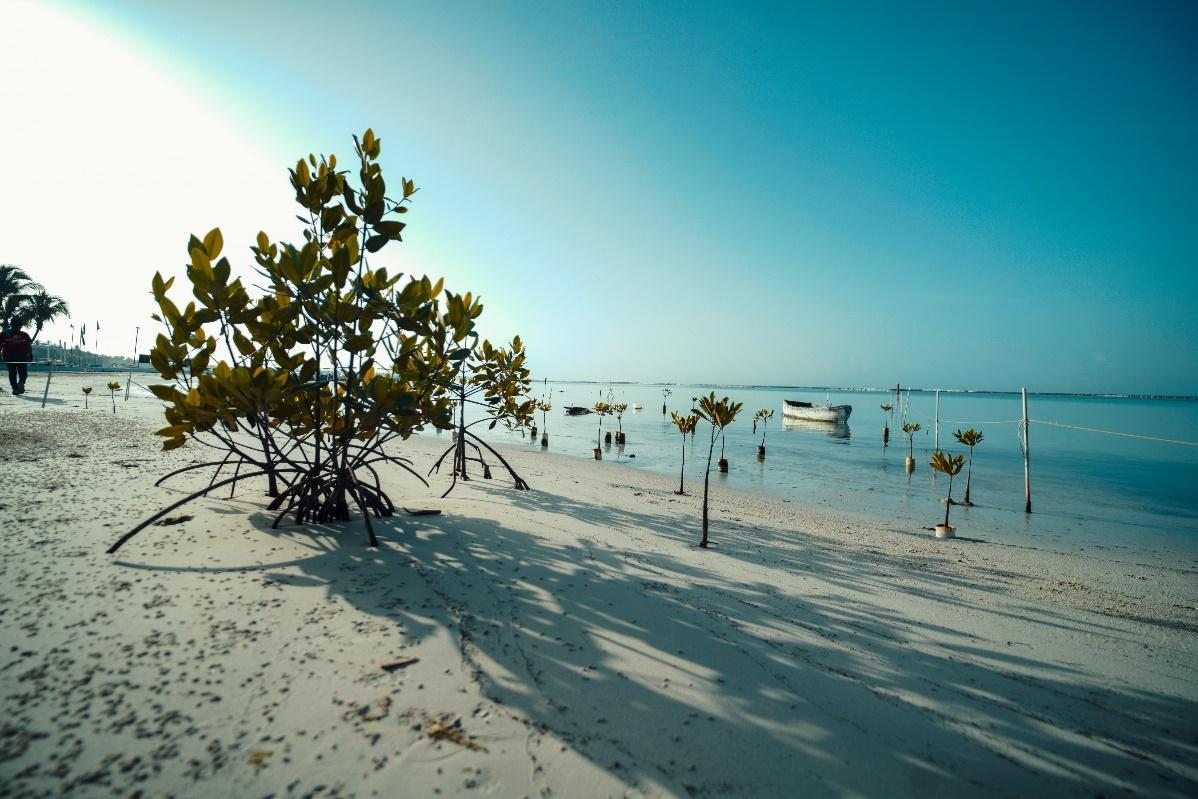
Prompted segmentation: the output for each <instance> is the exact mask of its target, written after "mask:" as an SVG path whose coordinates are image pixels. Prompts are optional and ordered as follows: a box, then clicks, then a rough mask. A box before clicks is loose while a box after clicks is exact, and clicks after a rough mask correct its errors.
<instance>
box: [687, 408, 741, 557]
mask: <svg viewBox="0 0 1198 799" xmlns="http://www.w3.org/2000/svg"><path fill="white" fill-rule="evenodd" d="M743 407H744V403H742V402H733V401H732V400H730V399H728V398H727V397H724V398H723V399H721V400H719V401H718V402H717V401H716V398H715V392H714V391H713V392H711V394H710V395H708V396H706V397H703V398H701V399H700V400H699V407H698V408H696V409H695V413H696V414H698V416H699V418H700V419H704V420H705V421H707V422H708V423H710V424H711V443H710V445H709V446H708V448H707V471H706V472H704V473H703V540H702V541H700V542H699V546H701V547H703V548H704V549H706V548H707V488H708V484H709V483H710V482H711V456H712V453H714V452H715V440H716V438H719V437H722V436H723V434H724V428H725V427H727V426H728V425H730V424H732V420H733V419H735V418H736V414H738V413H740V409H741V408H743Z"/></svg>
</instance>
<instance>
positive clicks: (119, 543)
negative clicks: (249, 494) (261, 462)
mask: <svg viewBox="0 0 1198 799" xmlns="http://www.w3.org/2000/svg"><path fill="white" fill-rule="evenodd" d="M264 474H266V472H265V471H259V472H249V473H248V474H243V475H240V476H236V477H227V478H225V479H224V480H221V481H220V482H219V483H213V484H212V485H210V486H208V487H207V488H203V489H200V490H199V491H195V492H193V493H191V494H188V495H187V496H185V497H183V499H181V500H179V501H178V502H172V503H171V504H170V505H167V506H166V507H165V508H163V509H162V510H160V511H158V512H157V513H155V514H154V515H153V516H151V517H150V518H148V519H146V520H145V521H144V522H142V523H141V524H139V525H137V526H136V527H134V528H133V529H132V530H130V531H129V532H127V533H125V534H124V535H123V536H121V537H120V538H119V539H118V540H117V542H116V543H115V544H113V545H112V546H110V547H109V548H108V551H107V554H109V555H111V554H113V553H114V552H116V551H117V550H118V549H120V548H121V547H123V546H124V545H125V543H126V542H127V541H128V540H129V539H130V538H132V537H133V536H135V535H137V534H138V533H140V532H141V531H142V530H144V529H146V528H147V527H149V526H150V525H151V524H153V523H154V522H156V521H158V520H159V519H161V518H162V517H163V516H165V515H166V514H168V513H170V512H171V511H173V510H174V509H175V508H178V507H180V506H182V505H186V504H187V503H188V502H191V501H192V500H193V499H199V498H200V497H202V496H204V495H205V494H207V493H208V492H210V491H213V490H215V489H217V488H223V487H224V486H227V485H229V484H230V483H235V482H237V481H238V480H248V479H249V478H251V477H261V476H262V475H264Z"/></svg>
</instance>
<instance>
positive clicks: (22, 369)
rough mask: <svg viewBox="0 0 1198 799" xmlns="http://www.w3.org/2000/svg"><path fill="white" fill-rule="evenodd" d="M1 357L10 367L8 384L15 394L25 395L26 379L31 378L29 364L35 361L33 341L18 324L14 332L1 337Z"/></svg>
mask: <svg viewBox="0 0 1198 799" xmlns="http://www.w3.org/2000/svg"><path fill="white" fill-rule="evenodd" d="M0 355H3V356H4V363H5V365H6V366H8V382H9V384H10V385H11V386H12V393H13V394H24V393H25V379H26V378H27V377H28V376H29V362H30V361H32V360H33V339H31V338H30V337H29V334H28V333H26V332H25V331H24V330H22V329H21V323H20V322H17V323H15V324H14V325H13V326H12V330H10V331H5V332H4V334H2V335H0Z"/></svg>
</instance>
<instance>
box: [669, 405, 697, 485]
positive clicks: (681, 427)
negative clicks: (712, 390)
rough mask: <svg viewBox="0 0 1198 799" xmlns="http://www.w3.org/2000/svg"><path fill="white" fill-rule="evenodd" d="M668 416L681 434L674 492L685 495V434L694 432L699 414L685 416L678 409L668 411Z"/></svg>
mask: <svg viewBox="0 0 1198 799" xmlns="http://www.w3.org/2000/svg"><path fill="white" fill-rule="evenodd" d="M670 416H671V417H672V418H673V419H674V426H675V427H677V428H678V432H679V433H681V434H682V471H681V472H680V473H679V475H678V490H677V491H675V492H674V493H675V494H678V495H680V496H685V495H686V484H685V483H684V482H683V480H684V479H685V477H686V436H687V434H688V433H693V432H695V426H696V425H698V424H699V415H698V414H697V413H691V414H687V415H686V416H679V415H678V411H670Z"/></svg>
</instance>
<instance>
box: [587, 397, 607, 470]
mask: <svg viewBox="0 0 1198 799" xmlns="http://www.w3.org/2000/svg"><path fill="white" fill-rule="evenodd" d="M591 413H594V414H595V415H596V416H598V417H599V433H598V435H596V436H595V460H597V461H598V460H602V459H603V444H602V441H603V417H604V416H607V415H608V414H609V413H611V405H609V404H607V403H606V402H603V401H602V400H600V401H599V402H596V403H595V405H594V406H593V407H592V408H591Z"/></svg>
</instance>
